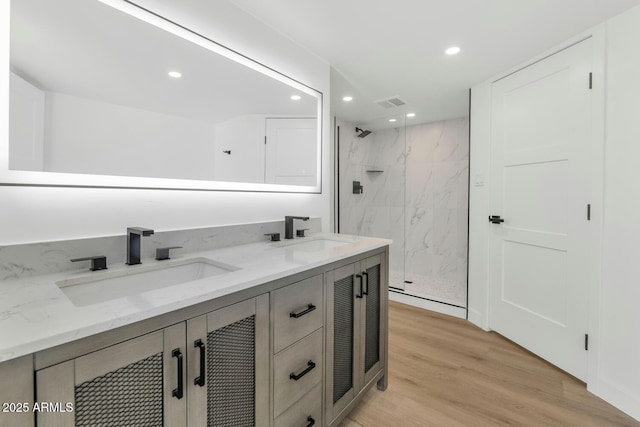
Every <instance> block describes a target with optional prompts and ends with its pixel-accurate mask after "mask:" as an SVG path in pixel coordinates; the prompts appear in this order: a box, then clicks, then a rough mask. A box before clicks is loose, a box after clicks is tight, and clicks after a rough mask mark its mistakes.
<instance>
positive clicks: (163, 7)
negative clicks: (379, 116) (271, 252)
mask: <svg viewBox="0 0 640 427" xmlns="http://www.w3.org/2000/svg"><path fill="white" fill-rule="evenodd" d="M136 3H138V4H140V5H141V6H143V7H145V8H147V9H149V10H152V11H154V12H156V13H158V14H160V15H163V16H165V17H167V18H169V19H171V20H173V21H175V22H178V23H180V24H182V25H184V26H186V27H188V28H191V29H193V30H195V31H197V32H199V33H201V34H203V35H204V36H206V37H208V38H211V39H212V40H215V41H217V42H219V43H221V44H223V45H226V46H227V47H229V48H232V49H234V50H236V51H238V52H241V53H243V54H244V55H246V56H249V57H251V58H253V59H255V60H257V61H259V62H261V63H263V64H264V65H267V66H269V67H271V68H274V69H276V70H279V71H281V72H282V73H284V74H286V75H288V76H289V77H292V78H294V79H296V80H298V81H300V82H302V83H304V84H307V85H309V86H311V87H313V88H315V89H317V90H319V91H320V92H322V93H323V98H324V107H323V117H322V119H323V129H322V130H323V132H322V135H323V136H322V144H323V162H322V164H323V171H322V178H323V179H322V189H323V192H322V194H278V193H249V192H246V193H245V192H215V191H165V190H133V189H127V190H122V189H86V188H47V187H24V186H22V187H13V186H0V204H1V208H0V245H6V244H14V243H22V242H37V241H47V240H58V239H71V238H81V237H90V236H104V235H114V234H124V229H125V227H127V226H131V225H141V226H146V227H151V228H154V229H156V230H158V231H162V230H170V229H179V228H194V227H206V226H215V225H223V224H235V223H242V222H253V221H268V220H279V219H283V217H284V216H285V215H308V216H317V217H321V218H322V228H323V230H329V221H330V212H331V200H330V194H329V191H330V188H331V186H330V183H331V176H330V175H331V174H330V172H329V171H330V162H329V159H330V144H329V136H330V119H329V104H330V102H329V65H328V64H327V63H326V62H324V61H323V60H321V59H319V58H318V57H316V56H314V55H313V54H311V53H309V52H307V51H306V50H304V49H303V48H301V47H300V46H298V45H296V44H295V43H293V42H291V41H290V40H288V39H286V38H285V37H283V36H282V35H280V34H279V33H277V32H275V31H274V30H272V29H271V28H269V27H267V26H265V25H264V24H262V23H261V22H259V21H257V20H256V19H254V18H253V17H251V16H249V15H247V14H246V13H244V12H243V11H241V10H240V9H238V8H237V7H235V6H233V5H231V4H230V3H228V2H227V1H224V0H206V1H205V0H183V1H180V2H176V1H173V0H139V1H137V2H136ZM9 4H10V2H0V63H1V64H4V65H3V66H0V117H2V119H0V138H7V136H8V93H9V15H10V13H9ZM0 155H6V153H2V154H0ZM78 184H80V185H81V184H82V181H81V180H79V181H78Z"/></svg>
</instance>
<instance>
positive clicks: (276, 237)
mask: <svg viewBox="0 0 640 427" xmlns="http://www.w3.org/2000/svg"><path fill="white" fill-rule="evenodd" d="M265 236H269V237H271V241H272V242H279V241H280V233H267V234H265Z"/></svg>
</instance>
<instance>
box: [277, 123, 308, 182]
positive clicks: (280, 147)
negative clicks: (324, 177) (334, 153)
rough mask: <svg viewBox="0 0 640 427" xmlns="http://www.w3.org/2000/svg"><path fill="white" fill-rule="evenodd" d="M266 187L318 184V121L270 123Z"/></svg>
mask: <svg viewBox="0 0 640 427" xmlns="http://www.w3.org/2000/svg"><path fill="white" fill-rule="evenodd" d="M266 132H267V140H266V141H265V142H266V145H265V149H266V154H265V183H267V184H285V185H309V186H314V185H316V184H317V182H316V181H317V180H316V177H317V170H318V168H317V164H318V162H317V160H318V157H317V143H316V141H317V135H318V133H317V120H316V119H308V118H292V119H287V118H275V119H266Z"/></svg>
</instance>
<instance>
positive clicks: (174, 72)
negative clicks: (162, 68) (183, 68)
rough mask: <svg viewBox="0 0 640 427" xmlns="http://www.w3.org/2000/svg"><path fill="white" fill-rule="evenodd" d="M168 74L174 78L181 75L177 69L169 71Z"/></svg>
mask: <svg viewBox="0 0 640 427" xmlns="http://www.w3.org/2000/svg"><path fill="white" fill-rule="evenodd" d="M169 76H171V77H173V78H174V79H179V78H180V77H182V73H181V72H179V71H169Z"/></svg>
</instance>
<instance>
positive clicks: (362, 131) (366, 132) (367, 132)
mask: <svg viewBox="0 0 640 427" xmlns="http://www.w3.org/2000/svg"><path fill="white" fill-rule="evenodd" d="M356 132H360V134H359V135H358V138H364V137H365V136H367V135H369V134H370V133H371V131H370V130H364V129H360V128H356Z"/></svg>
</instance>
